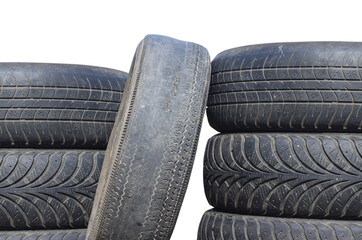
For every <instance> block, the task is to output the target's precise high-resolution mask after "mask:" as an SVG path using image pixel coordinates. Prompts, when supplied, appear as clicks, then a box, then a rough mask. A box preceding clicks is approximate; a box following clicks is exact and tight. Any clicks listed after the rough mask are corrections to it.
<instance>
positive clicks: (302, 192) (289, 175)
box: [204, 133, 362, 220]
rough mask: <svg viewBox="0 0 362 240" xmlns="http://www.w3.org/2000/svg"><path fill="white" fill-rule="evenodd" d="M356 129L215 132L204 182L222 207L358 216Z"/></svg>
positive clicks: (359, 140) (360, 187) (361, 194)
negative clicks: (352, 130) (313, 131)
mask: <svg viewBox="0 0 362 240" xmlns="http://www.w3.org/2000/svg"><path fill="white" fill-rule="evenodd" d="M361 156H362V136H361V135H360V134H342V133H336V134H323V135H321V134H283V133H264V134H262V133H260V134H248V133H245V134H241V133H240V134H237V133H236V134H220V135H217V136H214V137H212V138H211V139H210V140H209V141H208V143H207V148H206V153H205V163H204V185H205V192H206V196H207V199H208V201H209V203H210V204H211V205H212V206H213V207H215V208H217V209H219V210H222V211H225V212H233V213H240V214H248V215H261V216H280V217H294V218H325V219H350V220H361V219H362V203H361V199H362V157H361Z"/></svg>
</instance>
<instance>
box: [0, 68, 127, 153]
mask: <svg viewBox="0 0 362 240" xmlns="http://www.w3.org/2000/svg"><path fill="white" fill-rule="evenodd" d="M126 79H127V74H126V73H124V72H120V71H116V70H111V69H105V68H98V67H90V66H79V65H61V64H30V63H1V64H0V146H1V147H51V148H66V147H68V148H69V147H71V148H103V149H105V148H106V146H107V143H108V138H109V135H110V133H111V130H112V127H113V123H114V119H115V116H116V113H117V111H118V109H119V105H120V102H121V98H122V94H123V89H124V85H125V81H126Z"/></svg>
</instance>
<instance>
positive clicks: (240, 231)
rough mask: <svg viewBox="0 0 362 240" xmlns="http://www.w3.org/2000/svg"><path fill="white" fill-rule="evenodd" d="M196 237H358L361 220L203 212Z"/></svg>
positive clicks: (254, 239)
mask: <svg viewBox="0 0 362 240" xmlns="http://www.w3.org/2000/svg"><path fill="white" fill-rule="evenodd" d="M197 239H198V240H211V239H212V240H221V239H229V240H237V239H249V240H260V239H262V240H269V239H275V240H285V239H290V240H292V239H294V240H303V239H305V240H312V239H328V240H353V239H355V240H360V239H362V222H361V221H340V220H329V221H327V220H317V219H293V218H278V217H258V216H247V215H237V214H230V213H222V212H218V211H207V212H206V213H205V214H204V216H203V217H202V220H201V223H200V227H199V232H198V238H197Z"/></svg>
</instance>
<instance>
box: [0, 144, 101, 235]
mask: <svg viewBox="0 0 362 240" xmlns="http://www.w3.org/2000/svg"><path fill="white" fill-rule="evenodd" d="M103 158H104V151H101V152H100V151H94V150H34V149H0V229H1V230H4V229H7V230H17V229H57V228H85V227H87V224H88V221H89V217H90V213H91V209H92V204H93V198H94V195H95V191H96V187H97V182H98V179H99V175H100V172H101V168H102V163H103Z"/></svg>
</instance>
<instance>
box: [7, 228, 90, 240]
mask: <svg viewBox="0 0 362 240" xmlns="http://www.w3.org/2000/svg"><path fill="white" fill-rule="evenodd" d="M86 231H87V230H86V229H67V230H35V231H30V230H29V231H7V232H5V231H0V240H85V235H86Z"/></svg>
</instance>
